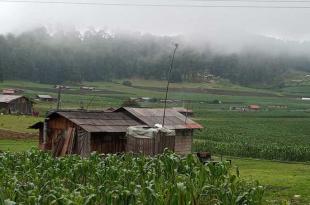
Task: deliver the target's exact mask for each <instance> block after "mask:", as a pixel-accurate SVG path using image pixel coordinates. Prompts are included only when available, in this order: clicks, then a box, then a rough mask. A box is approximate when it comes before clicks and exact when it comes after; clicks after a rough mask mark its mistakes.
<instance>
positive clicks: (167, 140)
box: [155, 132, 175, 154]
mask: <svg viewBox="0 0 310 205" xmlns="http://www.w3.org/2000/svg"><path fill="white" fill-rule="evenodd" d="M155 140H156V141H155V152H156V154H161V153H164V151H165V149H166V148H168V149H169V150H171V151H174V147H175V136H166V135H165V133H163V132H158V134H157V136H156V138H155Z"/></svg>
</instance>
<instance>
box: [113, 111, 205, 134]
mask: <svg viewBox="0 0 310 205" xmlns="http://www.w3.org/2000/svg"><path fill="white" fill-rule="evenodd" d="M123 110H125V111H127V112H129V113H131V114H132V115H134V116H135V117H136V118H138V119H139V120H140V121H142V122H143V123H145V124H147V125H148V126H151V127H153V126H154V125H155V124H162V121H163V114H164V109H162V108H155V109H154V108H130V107H123V108H119V109H118V110H116V112H121V111H123ZM165 116H166V117H165V127H167V128H168V129H201V128H203V127H202V126H201V125H200V124H198V123H196V122H194V121H193V120H191V119H190V118H188V117H186V116H184V115H182V114H181V113H179V112H178V111H176V110H174V109H166V114H165Z"/></svg>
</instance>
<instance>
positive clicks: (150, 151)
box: [126, 136, 155, 155]
mask: <svg viewBox="0 0 310 205" xmlns="http://www.w3.org/2000/svg"><path fill="white" fill-rule="evenodd" d="M154 148H155V147H154V139H151V138H136V137H133V136H128V138H127V145H126V151H127V152H133V153H142V154H145V155H154V154H155V152H154Z"/></svg>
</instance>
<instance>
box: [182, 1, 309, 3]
mask: <svg viewBox="0 0 310 205" xmlns="http://www.w3.org/2000/svg"><path fill="white" fill-rule="evenodd" d="M181 1H185V0H181ZM186 1H191V2H246V3H310V1H309V0H296V1H294V0H186Z"/></svg>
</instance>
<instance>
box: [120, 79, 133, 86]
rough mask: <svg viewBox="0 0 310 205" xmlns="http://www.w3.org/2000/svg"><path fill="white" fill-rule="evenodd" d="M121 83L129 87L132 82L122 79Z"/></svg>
mask: <svg viewBox="0 0 310 205" xmlns="http://www.w3.org/2000/svg"><path fill="white" fill-rule="evenodd" d="M122 84H123V85H125V86H129V87H131V86H132V82H130V81H129V80H124V81H123V82H122Z"/></svg>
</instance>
